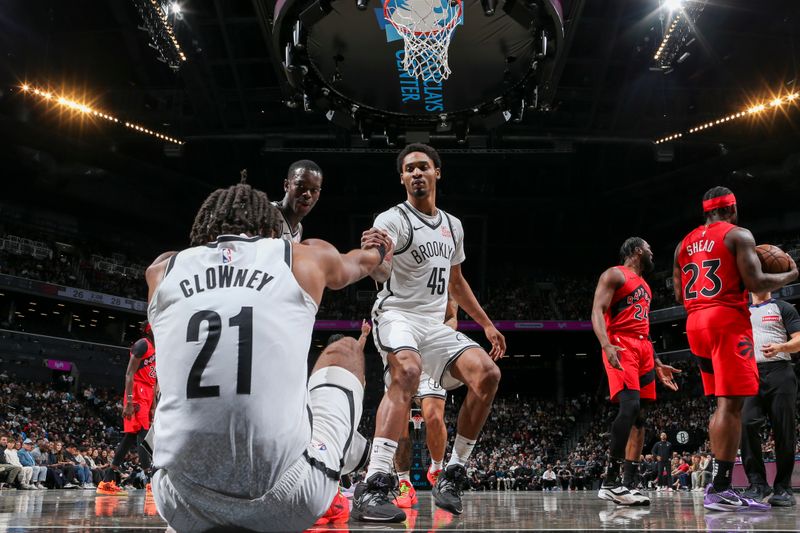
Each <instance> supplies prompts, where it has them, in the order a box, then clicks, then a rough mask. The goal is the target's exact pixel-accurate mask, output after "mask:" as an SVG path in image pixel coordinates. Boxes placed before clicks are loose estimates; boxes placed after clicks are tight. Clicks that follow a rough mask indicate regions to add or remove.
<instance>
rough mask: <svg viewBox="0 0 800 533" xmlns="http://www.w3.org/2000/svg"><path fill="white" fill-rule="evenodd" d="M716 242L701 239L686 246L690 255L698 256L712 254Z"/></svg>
mask: <svg viewBox="0 0 800 533" xmlns="http://www.w3.org/2000/svg"><path fill="white" fill-rule="evenodd" d="M714 244H716V242H715V241H713V240H710V239H701V240H699V241H694V242H693V243H692V244H689V245H687V246H686V253H687V254H688V255H690V256H691V255H692V254H697V253H700V252H711V250H713V249H714Z"/></svg>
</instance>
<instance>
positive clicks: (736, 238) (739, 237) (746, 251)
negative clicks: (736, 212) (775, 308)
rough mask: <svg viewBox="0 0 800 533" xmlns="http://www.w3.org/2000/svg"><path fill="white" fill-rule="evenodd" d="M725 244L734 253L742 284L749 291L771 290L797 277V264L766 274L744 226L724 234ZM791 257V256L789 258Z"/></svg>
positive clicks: (751, 238) (754, 243)
mask: <svg viewBox="0 0 800 533" xmlns="http://www.w3.org/2000/svg"><path fill="white" fill-rule="evenodd" d="M725 245H726V246H727V247H728V248H729V249H732V250H735V253H736V266H737V267H738V269H739V275H740V276H741V277H742V281H743V282H744V286H745V287H746V288H747V290H749V291H751V292H772V291H776V290H778V289H780V288H781V287H783V286H784V285H786V284H787V283H791V282H793V281H794V280H796V279H797V265H796V264H795V263H794V261H792V263H791V267H792V268H791V270H789V272H783V273H781V274H768V273H766V272H764V271H763V270H762V269H761V261H760V260H759V259H758V254H757V253H756V241H755V239H754V238H753V234H752V233H750V231H749V230H746V229H745V228H735V229H732V230H731V231H729V232H728V234H727V235H726V236H725ZM789 259H791V258H789Z"/></svg>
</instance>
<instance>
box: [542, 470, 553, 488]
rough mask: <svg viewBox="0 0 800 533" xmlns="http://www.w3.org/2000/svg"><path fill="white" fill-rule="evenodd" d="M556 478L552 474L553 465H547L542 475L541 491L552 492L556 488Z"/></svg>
mask: <svg viewBox="0 0 800 533" xmlns="http://www.w3.org/2000/svg"><path fill="white" fill-rule="evenodd" d="M556 481H557V476H556V473H555V472H553V465H547V470H545V471H544V473H543V474H542V490H546V491H552V490H553V489H555V488H556Z"/></svg>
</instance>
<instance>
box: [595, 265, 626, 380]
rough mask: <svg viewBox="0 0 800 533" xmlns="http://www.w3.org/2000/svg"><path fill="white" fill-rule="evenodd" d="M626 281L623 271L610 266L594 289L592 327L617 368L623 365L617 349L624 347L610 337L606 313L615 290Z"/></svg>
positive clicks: (619, 368) (610, 360) (607, 355)
mask: <svg viewBox="0 0 800 533" xmlns="http://www.w3.org/2000/svg"><path fill="white" fill-rule="evenodd" d="M624 283H625V276H624V275H623V274H622V272H620V270H619V269H618V268H609V269H608V270H606V271H605V272H603V274H602V275H601V276H600V280H599V281H598V282H597V287H596V288H595V290H594V300H593V301H592V329H593V330H594V334H595V336H596V337H597V340H598V341H599V342H600V346H601V347H602V348H603V351H605V353H606V357H607V358H608V362H609V364H610V365H611V366H612V367H614V368H616V369H617V370H622V365H621V364H620V362H619V357H618V355H617V351H618V350H622V348H620V347H619V346H614V345H613V344H612V343H611V341H610V340H609V338H608V330H607V329H606V318H605V313H606V312H607V311H608V308H609V307H611V300H612V299H613V298H614V292H616V290H617V289H619V288H620V287H622V285H623V284H624Z"/></svg>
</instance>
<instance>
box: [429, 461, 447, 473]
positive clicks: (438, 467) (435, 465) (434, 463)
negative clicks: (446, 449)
mask: <svg viewBox="0 0 800 533" xmlns="http://www.w3.org/2000/svg"><path fill="white" fill-rule="evenodd" d="M443 465H444V459H442V460H441V461H434V460H431V467H430V468H429V469H428V471H429V472H436V471H437V470H441V469H442V467H443Z"/></svg>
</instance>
